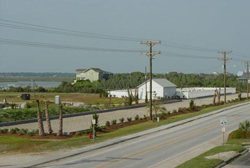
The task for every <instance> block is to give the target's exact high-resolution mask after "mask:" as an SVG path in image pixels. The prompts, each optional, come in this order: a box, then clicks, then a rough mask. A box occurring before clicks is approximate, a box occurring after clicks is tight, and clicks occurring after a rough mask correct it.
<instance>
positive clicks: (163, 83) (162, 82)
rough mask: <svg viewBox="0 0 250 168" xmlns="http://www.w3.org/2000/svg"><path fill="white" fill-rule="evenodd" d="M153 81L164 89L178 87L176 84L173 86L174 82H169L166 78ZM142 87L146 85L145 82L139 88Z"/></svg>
mask: <svg viewBox="0 0 250 168" xmlns="http://www.w3.org/2000/svg"><path fill="white" fill-rule="evenodd" d="M152 81H154V82H155V83H157V84H159V85H160V86H162V87H176V85H175V84H173V83H172V82H170V81H168V80H167V79H165V78H154V79H152ZM147 82H149V80H147ZM142 85H145V82H144V83H142V84H140V85H139V86H138V87H141V86H142Z"/></svg>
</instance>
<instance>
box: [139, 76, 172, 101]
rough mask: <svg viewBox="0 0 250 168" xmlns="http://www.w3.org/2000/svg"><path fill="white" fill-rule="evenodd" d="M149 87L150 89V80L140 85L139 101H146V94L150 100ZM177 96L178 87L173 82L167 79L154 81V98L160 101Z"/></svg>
mask: <svg viewBox="0 0 250 168" xmlns="http://www.w3.org/2000/svg"><path fill="white" fill-rule="evenodd" d="M149 87H150V80H148V81H147V82H146V83H145V82H144V83H142V84H141V85H139V86H138V87H137V88H138V94H139V99H145V97H146V92H147V97H148V99H149ZM175 96H176V85H175V84H173V83H172V82H170V81H168V80H167V79H165V78H155V79H152V98H153V99H158V98H168V99H170V98H174V97H175Z"/></svg>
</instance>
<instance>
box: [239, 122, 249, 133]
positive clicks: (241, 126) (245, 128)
mask: <svg viewBox="0 0 250 168" xmlns="http://www.w3.org/2000/svg"><path fill="white" fill-rule="evenodd" d="M239 129H241V130H243V131H244V132H247V131H249V130H250V123H249V121H248V120H245V121H244V122H242V123H240V124H239Z"/></svg>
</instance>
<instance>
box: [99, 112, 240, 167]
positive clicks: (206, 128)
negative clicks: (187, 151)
mask: <svg viewBox="0 0 250 168" xmlns="http://www.w3.org/2000/svg"><path fill="white" fill-rule="evenodd" d="M239 117H240V116H234V117H230V118H229V121H230V120H233V119H237V118H239ZM218 125H219V124H218V123H216V124H213V125H210V126H208V127H205V128H203V129H200V130H197V131H194V132H191V133H189V134H186V135H184V136H181V137H178V138H174V139H172V140H170V141H168V142H164V143H161V144H159V145H156V146H153V147H151V148H148V149H144V150H142V151H139V152H137V153H134V154H131V155H128V156H124V157H122V158H120V159H116V160H113V161H111V162H108V163H105V164H102V165H100V166H98V167H96V168H103V167H106V166H109V165H112V164H115V163H117V162H120V161H122V160H125V159H129V158H132V157H134V156H137V155H139V154H143V153H146V152H149V151H152V150H155V149H158V148H160V147H163V146H166V145H169V144H171V143H174V142H176V141H179V140H183V139H185V138H187V137H190V136H193V135H195V134H198V133H200V132H204V131H206V130H209V129H211V128H215V127H217V126H218Z"/></svg>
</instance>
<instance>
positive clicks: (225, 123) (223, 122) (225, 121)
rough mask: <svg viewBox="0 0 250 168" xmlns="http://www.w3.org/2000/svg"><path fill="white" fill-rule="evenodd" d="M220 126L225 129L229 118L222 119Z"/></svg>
mask: <svg viewBox="0 0 250 168" xmlns="http://www.w3.org/2000/svg"><path fill="white" fill-rule="evenodd" d="M220 125H221V126H223V127H224V126H226V125H227V118H226V117H221V118H220Z"/></svg>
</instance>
